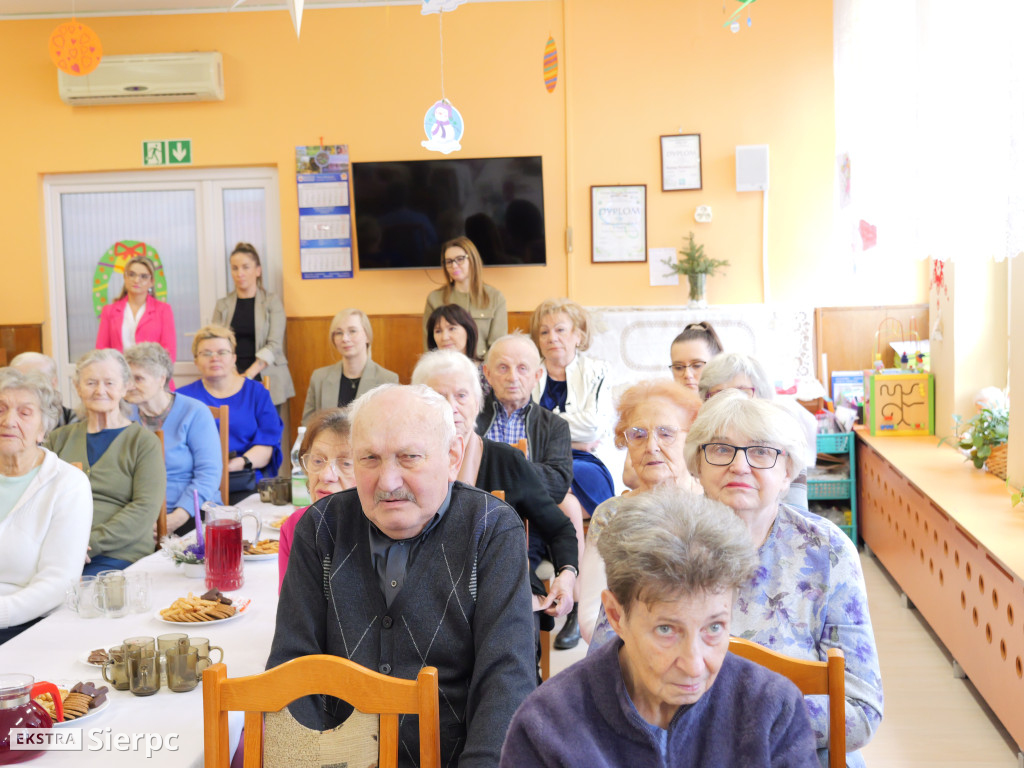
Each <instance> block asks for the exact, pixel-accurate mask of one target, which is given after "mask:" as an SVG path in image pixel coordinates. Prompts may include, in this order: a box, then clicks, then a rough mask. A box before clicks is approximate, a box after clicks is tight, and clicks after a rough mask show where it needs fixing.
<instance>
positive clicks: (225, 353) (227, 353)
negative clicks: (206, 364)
mask: <svg viewBox="0 0 1024 768" xmlns="http://www.w3.org/2000/svg"><path fill="white" fill-rule="evenodd" d="M233 354H235V353H234V352H232V351H231V350H230V349H218V350H217V351H216V352H211V351H210V350H208V349H204V350H203V351H202V352H200V353H199V354H198V355H196V357H201V358H203V360H209V359H210V358H211V357H231V356H232V355H233Z"/></svg>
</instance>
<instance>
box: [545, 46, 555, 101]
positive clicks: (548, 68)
mask: <svg viewBox="0 0 1024 768" xmlns="http://www.w3.org/2000/svg"><path fill="white" fill-rule="evenodd" d="M557 84H558V49H557V48H556V47H555V38H553V37H549V38H548V42H547V45H545V46H544V87H545V88H547V89H548V93H553V92H554V90H555V85H557Z"/></svg>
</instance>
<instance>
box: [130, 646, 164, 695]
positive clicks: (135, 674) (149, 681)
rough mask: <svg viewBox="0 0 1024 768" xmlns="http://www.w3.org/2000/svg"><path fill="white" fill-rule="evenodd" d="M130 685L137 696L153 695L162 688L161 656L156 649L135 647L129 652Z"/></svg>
mask: <svg viewBox="0 0 1024 768" xmlns="http://www.w3.org/2000/svg"><path fill="white" fill-rule="evenodd" d="M128 687H129V689H130V690H131V692H132V693H134V694H135V695H136V696H152V695H153V694H154V693H156V692H157V691H159V690H160V657H159V656H158V655H157V653H156V651H154V650H151V649H150V650H142V649H140V648H138V647H135V648H132V649H131V650H130V651H129V652H128Z"/></svg>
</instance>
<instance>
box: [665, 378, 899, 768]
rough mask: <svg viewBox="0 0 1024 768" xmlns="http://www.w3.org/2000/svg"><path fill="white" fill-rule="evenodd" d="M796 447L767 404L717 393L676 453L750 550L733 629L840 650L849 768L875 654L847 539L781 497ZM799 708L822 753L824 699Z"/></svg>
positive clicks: (797, 646) (821, 650)
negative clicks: (744, 535)
mask: <svg viewBox="0 0 1024 768" xmlns="http://www.w3.org/2000/svg"><path fill="white" fill-rule="evenodd" d="M803 448H804V440H803V435H802V434H801V431H800V429H799V427H798V426H797V424H796V422H794V421H793V419H792V418H791V417H790V416H789V415H788V414H787V413H786V412H785V411H784V410H783V409H782V408H780V407H779V406H778V405H777V404H774V403H770V402H766V401H765V400H758V399H750V398H747V397H745V396H743V395H742V394H740V393H738V392H725V393H722V394H720V395H717V396H715V397H712V398H711V399H710V400H709V401H708V402H707V403H705V404H704V407H703V408H701V412H700V415H699V416H698V417H697V420H696V421H694V423H693V426H691V427H690V433H689V435H688V436H687V438H686V446H685V454H686V464H687V466H688V467H689V469H690V472H691V473H692V474H693V475H694V476H695V477H697V478H698V479H699V480H700V483H701V485H702V486H703V487H704V493H705V495H707V496H708V497H710V498H712V499H715V500H716V501H720V502H722V503H723V504H725V505H726V506H727V507H729V508H730V509H732V511H733V512H734V513H735V515H736V516H737V517H738V518H739V519H740V520H742V521H743V522H744V523H746V526H747V528H748V530H749V531H750V535H751V538H752V540H753V542H754V545H755V546H757V547H758V561H759V566H758V569H757V572H756V574H755V576H754V578H753V579H752V580H750V581H748V582H746V583H745V584H743V585H742V586H741V587H740V592H739V597H738V598H737V600H736V607H735V610H734V612H733V627H732V632H733V634H735V635H737V636H738V637H743V638H746V639H748V640H753V641H755V642H757V643H760V644H761V645H765V646H767V647H769V648H772V649H774V650H776V651H779V652H780V653H784V654H787V655H789V656H796V657H798V658H805V659H813V660H816V661H817V660H821V661H824V660H825V658H826V656H827V653H828V649H829V648H839V649H841V650H842V651H843V653H844V654H845V656H846V746H847V749H849V750H850V752H849V753H848V754H847V765H848V766H851V767H857V768H859V767H860V766H863V765H864V761H863V759H862V758H861V756H860V753H859V752H858V751H857V750H859V749H860V748H861V747H863V746H864V745H865V744H867V743H868V741H869V740H870V739H871V736H872V735H873V734H874V732H875V730H876V729H877V728H878V724H879V722H880V721H881V719H882V680H881V675H880V672H879V668H878V653H877V651H876V649H875V636H874V633H873V632H872V629H871V618H870V616H869V614H868V598H867V593H866V590H865V586H864V575H863V573H862V571H861V566H860V559H859V557H858V555H857V549H856V547H855V546H854V545H853V542H851V541H850V539H849V538H848V537H847V536H846V534H844V533H843V532H842V531H841V530H840V529H839V528H838V527H836V526H835V525H834V524H833V523H831V522H830V521H828V520H826V519H824V518H822V517H819V516H818V515H814V514H811V513H809V512H806V511H803V510H798V509H796V508H794V507H791V506H789V505H787V504H785V503H783V499H784V498H785V495H786V490H787V488H788V486H789V484H790V483H791V482H792V481H793V479H794V478H795V477H797V476H798V475H799V474H800V472H801V470H802V469H803V459H802V456H803ZM807 709H808V712H809V713H810V716H811V723H812V724H813V726H814V729H815V732H816V734H817V740H818V747H819V750H822V751H820V752H819V757H822V756H823V754H824V752H823V748H824V747H825V746H826V745H827V743H828V740H827V732H828V729H827V722H828V708H827V704H826V702H825V697H820V696H812V697H808V698H807ZM822 764H823V765H824V762H823V763H822Z"/></svg>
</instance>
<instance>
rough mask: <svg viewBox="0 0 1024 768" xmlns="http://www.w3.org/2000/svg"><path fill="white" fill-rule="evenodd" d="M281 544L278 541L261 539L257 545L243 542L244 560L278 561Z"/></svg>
mask: <svg viewBox="0 0 1024 768" xmlns="http://www.w3.org/2000/svg"><path fill="white" fill-rule="evenodd" d="M280 546H281V542H280V541H278V540H277V539H260V540H259V541H257V542H256V543H255V544H250V543H249V542H248V541H243V542H242V559H243V560H276V559H277V552H278V548H279V547H280Z"/></svg>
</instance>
